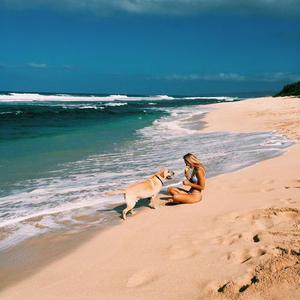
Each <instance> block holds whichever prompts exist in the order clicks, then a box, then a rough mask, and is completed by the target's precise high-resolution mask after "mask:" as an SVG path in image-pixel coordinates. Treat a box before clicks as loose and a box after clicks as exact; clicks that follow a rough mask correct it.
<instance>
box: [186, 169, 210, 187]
mask: <svg viewBox="0 0 300 300" xmlns="http://www.w3.org/2000/svg"><path fill="white" fill-rule="evenodd" d="M196 176H197V178H198V182H197V183H191V182H189V181H187V180H184V181H183V184H184V185H188V186H190V187H192V188H193V189H197V190H200V191H201V190H204V189H205V178H204V171H203V170H202V169H198V170H197V171H196ZM198 183H199V184H198Z"/></svg>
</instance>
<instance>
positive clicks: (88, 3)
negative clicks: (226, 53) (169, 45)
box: [0, 0, 300, 18]
mask: <svg viewBox="0 0 300 300" xmlns="http://www.w3.org/2000/svg"><path fill="white" fill-rule="evenodd" d="M0 7H5V8H9V9H45V10H49V9H52V10H58V11H65V12H75V13H80V12H93V13H96V14H101V15H107V14H113V13H119V12H125V13H129V14H142V15H193V14H201V13H206V12H210V13H218V12H227V13H230V14H277V15H281V16H294V17H297V18H299V16H300V5H299V0H72V1H70V0H0Z"/></svg>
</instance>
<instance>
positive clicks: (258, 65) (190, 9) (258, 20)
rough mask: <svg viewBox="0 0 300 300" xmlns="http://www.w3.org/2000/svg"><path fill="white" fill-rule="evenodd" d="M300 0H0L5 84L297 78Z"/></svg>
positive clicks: (153, 85) (164, 90)
mask: <svg viewBox="0 0 300 300" xmlns="http://www.w3.org/2000/svg"><path fill="white" fill-rule="evenodd" d="M299 16H300V5H299V1H298V0H143V1H142V0H122V1H121V0H88V1H87V0H80V1H79V0H73V1H68V0H60V1H58V0H0V90H3V91H32V92H33V91H34V92H65V93H67V92H68V93H71V92H73V93H108V94H116V93H125V94H171V95H206V94H213V93H234V92H253V91H262V92H264V91H266V92H267V91H279V90H280V89H281V87H282V86H283V85H285V84H287V83H291V82H295V81H298V80H300V17H299Z"/></svg>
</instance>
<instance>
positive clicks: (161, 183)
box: [155, 175, 164, 185]
mask: <svg viewBox="0 0 300 300" xmlns="http://www.w3.org/2000/svg"><path fill="white" fill-rule="evenodd" d="M155 177H156V178H157V179H158V180H159V181H160V182H161V184H162V185H164V183H163V182H162V180H161V179H160V178H159V177H158V176H157V175H155Z"/></svg>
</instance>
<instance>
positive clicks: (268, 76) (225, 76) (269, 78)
mask: <svg viewBox="0 0 300 300" xmlns="http://www.w3.org/2000/svg"><path fill="white" fill-rule="evenodd" d="M148 80H167V81H224V82H289V81H299V80H300V74H292V73H284V72H273V73H258V74H250V75H241V74H236V73H212V74H170V75H163V76H154V77H151V76H150V77H149V76H148Z"/></svg>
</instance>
